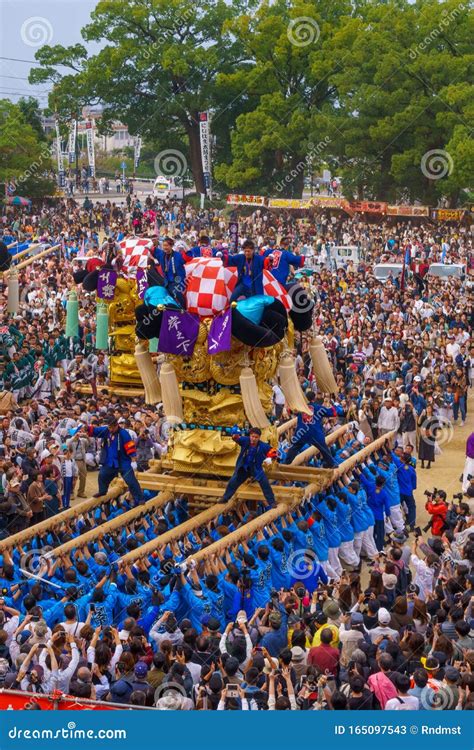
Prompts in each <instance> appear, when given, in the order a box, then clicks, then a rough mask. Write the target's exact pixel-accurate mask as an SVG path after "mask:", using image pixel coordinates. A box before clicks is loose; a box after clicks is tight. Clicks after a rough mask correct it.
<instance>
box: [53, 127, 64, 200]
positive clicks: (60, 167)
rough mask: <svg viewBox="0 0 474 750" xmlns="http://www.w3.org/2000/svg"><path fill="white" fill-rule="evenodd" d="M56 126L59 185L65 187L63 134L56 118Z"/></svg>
mask: <svg viewBox="0 0 474 750" xmlns="http://www.w3.org/2000/svg"><path fill="white" fill-rule="evenodd" d="M54 124H55V126H56V159H57V164H58V186H59V187H64V182H65V177H64V165H63V152H62V148H61V134H60V132H59V121H58V120H55V123H54Z"/></svg>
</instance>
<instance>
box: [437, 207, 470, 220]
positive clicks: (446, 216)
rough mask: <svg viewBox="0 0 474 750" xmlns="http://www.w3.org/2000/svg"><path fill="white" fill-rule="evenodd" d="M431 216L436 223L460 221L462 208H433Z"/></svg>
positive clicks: (462, 212) (462, 214)
mask: <svg viewBox="0 0 474 750" xmlns="http://www.w3.org/2000/svg"><path fill="white" fill-rule="evenodd" d="M432 216H433V218H434V219H437V220H438V221H461V219H462V217H463V216H464V209H463V208H435V209H434V210H433V211H432Z"/></svg>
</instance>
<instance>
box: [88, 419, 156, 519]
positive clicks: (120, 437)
mask: <svg viewBox="0 0 474 750" xmlns="http://www.w3.org/2000/svg"><path fill="white" fill-rule="evenodd" d="M87 430H88V433H89V435H90V436H91V437H96V438H100V439H101V440H102V450H101V452H100V469H99V491H98V492H97V493H96V494H95V495H94V497H102V496H103V495H105V494H106V493H107V490H108V489H109V485H110V483H111V481H112V479H115V477H117V476H118V475H119V474H120V475H121V476H122V478H123V480H124V482H125V483H126V484H127V487H128V489H129V490H130V493H131V495H132V497H133V499H134V500H135V503H136V504H137V505H139V504H141V503H143V502H144V498H143V493H142V490H141V487H140V485H139V484H138V480H137V478H136V476H135V472H134V470H133V465H132V462H133V461H134V458H135V455H136V446H135V441H134V440H132V437H131V435H130V433H129V432H127V430H123V429H122V428H121V427H119V424H118V421H117V420H116V418H115V417H109V418H108V420H107V426H106V427H105V426H104V427H96V426H94V425H92V424H91V425H89V427H88V428H87Z"/></svg>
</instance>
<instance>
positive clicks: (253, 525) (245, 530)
mask: <svg viewBox="0 0 474 750" xmlns="http://www.w3.org/2000/svg"><path fill="white" fill-rule="evenodd" d="M285 513H288V506H286V505H284V504H281V505H277V506H276V508H271V509H270V510H267V511H266V513H262V515H260V516H258V518H254V519H252V521H249V522H248V523H246V524H244V525H243V526H241V527H240V528H238V529H236V530H235V531H231V533H230V534H227V536H225V537H223V538H222V539H219V540H218V541H217V542H214V543H213V544H210V545H209V546H208V547H205V548H204V549H202V550H199V552H196V554H194V555H192V557H188V561H189V560H191V559H192V560H196V561H197V562H198V561H199V560H203V559H204V558H206V557H209V556H210V555H212V554H214V555H220V554H221V553H222V552H223V551H224V550H225V549H227V548H228V547H232V546H233V545H234V544H238V543H239V542H240V541H241V540H242V539H249V538H251V537H252V536H253V535H254V534H255V533H256V532H257V531H260V529H263V527H264V526H266V525H267V523H272V521H276V519H277V518H279V516H282V515H284V514H285Z"/></svg>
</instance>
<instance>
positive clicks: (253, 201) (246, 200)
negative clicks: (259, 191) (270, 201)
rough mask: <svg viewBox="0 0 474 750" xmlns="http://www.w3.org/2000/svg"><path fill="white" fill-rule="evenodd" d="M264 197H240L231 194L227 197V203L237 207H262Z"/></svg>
mask: <svg viewBox="0 0 474 750" xmlns="http://www.w3.org/2000/svg"><path fill="white" fill-rule="evenodd" d="M265 200H266V199H265V197H264V196H263V195H240V194H238V193H231V194H230V195H228V196H227V203H233V204H235V205H237V206H264V205H265Z"/></svg>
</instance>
